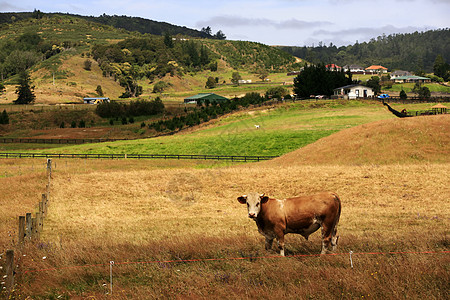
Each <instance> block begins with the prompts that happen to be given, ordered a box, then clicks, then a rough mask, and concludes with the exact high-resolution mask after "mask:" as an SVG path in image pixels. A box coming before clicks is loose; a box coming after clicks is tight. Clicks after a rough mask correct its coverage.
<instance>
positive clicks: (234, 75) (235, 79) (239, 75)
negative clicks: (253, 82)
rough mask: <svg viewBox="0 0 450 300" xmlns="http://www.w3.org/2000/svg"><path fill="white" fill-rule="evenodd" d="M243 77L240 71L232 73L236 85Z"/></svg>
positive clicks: (232, 79)
mask: <svg viewBox="0 0 450 300" xmlns="http://www.w3.org/2000/svg"><path fill="white" fill-rule="evenodd" d="M241 79H242V76H241V74H239V72H233V74H231V82H232V83H233V84H235V85H239V80H241Z"/></svg>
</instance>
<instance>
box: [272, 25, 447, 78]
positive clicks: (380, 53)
mask: <svg viewBox="0 0 450 300" xmlns="http://www.w3.org/2000/svg"><path fill="white" fill-rule="evenodd" d="M449 41H450V29H448V28H446V29H438V30H429V31H426V32H417V31H416V32H414V33H406V34H392V35H388V36H386V35H383V36H379V37H377V38H376V39H375V38H373V39H371V40H370V41H369V42H363V43H358V42H357V43H356V44H354V45H350V46H341V47H336V45H333V44H332V43H331V44H330V45H329V46H327V45H324V44H323V43H319V45H318V46H315V47H314V46H313V47H306V46H304V47H280V49H282V50H284V51H286V52H288V53H290V54H292V55H295V56H297V57H300V58H303V59H305V60H307V61H309V62H311V63H335V64H339V65H340V66H344V65H349V64H358V65H361V66H362V67H368V66H370V65H372V64H380V65H383V66H385V67H387V68H389V69H392V70H395V69H401V70H409V71H415V72H421V71H426V72H431V71H433V64H434V62H435V59H436V57H437V56H438V55H442V57H443V59H444V61H447V62H448V61H450V43H449Z"/></svg>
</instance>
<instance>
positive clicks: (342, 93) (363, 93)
mask: <svg viewBox="0 0 450 300" xmlns="http://www.w3.org/2000/svg"><path fill="white" fill-rule="evenodd" d="M333 91H334V96H335V97H336V96H337V97H338V98H343V99H356V98H367V97H373V96H374V93H373V90H372V88H370V87H367V86H364V85H360V84H350V85H346V86H342V87H339V88H337V89H334V90H333Z"/></svg>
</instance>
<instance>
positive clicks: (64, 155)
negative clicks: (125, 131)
mask: <svg viewBox="0 0 450 300" xmlns="http://www.w3.org/2000/svg"><path fill="white" fill-rule="evenodd" d="M276 157H278V156H271V155H251V156H245V155H208V154H205V155H204V154H92V153H91V154H87V153H85V154H82V153H72V154H69V153H13V152H11V153H0V158H84V159H178V160H181V159H192V160H218V161H232V162H257V161H264V160H270V159H274V158H276Z"/></svg>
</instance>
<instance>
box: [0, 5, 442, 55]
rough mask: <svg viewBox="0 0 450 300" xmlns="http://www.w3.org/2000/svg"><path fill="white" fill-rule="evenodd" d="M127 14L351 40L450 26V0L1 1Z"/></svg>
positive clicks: (267, 36) (300, 40) (267, 37)
mask: <svg viewBox="0 0 450 300" xmlns="http://www.w3.org/2000/svg"><path fill="white" fill-rule="evenodd" d="M34 9H39V10H41V11H42V12H63V13H73V14H80V15H94V16H98V15H101V14H103V13H106V14H108V15H127V16H134V17H143V18H147V19H151V20H155V21H163V22H168V23H171V24H175V25H180V26H186V27H189V28H194V29H201V28H202V27H206V26H210V27H211V28H212V31H213V33H216V32H217V31H218V30H222V31H223V32H224V33H225V35H226V36H227V38H228V39H231V40H246V41H255V42H260V43H264V44H268V45H288V46H304V45H306V46H311V45H313V44H314V45H318V43H319V42H323V43H324V44H325V45H329V44H330V42H332V43H333V44H335V45H338V46H340V45H349V44H354V43H355V42H356V41H359V42H363V41H368V40H370V39H371V38H376V37H377V36H380V35H382V34H386V35H389V34H392V33H408V32H414V31H426V30H430V29H438V28H449V27H450V17H449V16H450V0H221V1H213V0H198V1H197V0H188V1H182V0H157V1H155V0H76V1H74V0H72V1H69V0H0V12H21V11H33V10H34Z"/></svg>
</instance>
